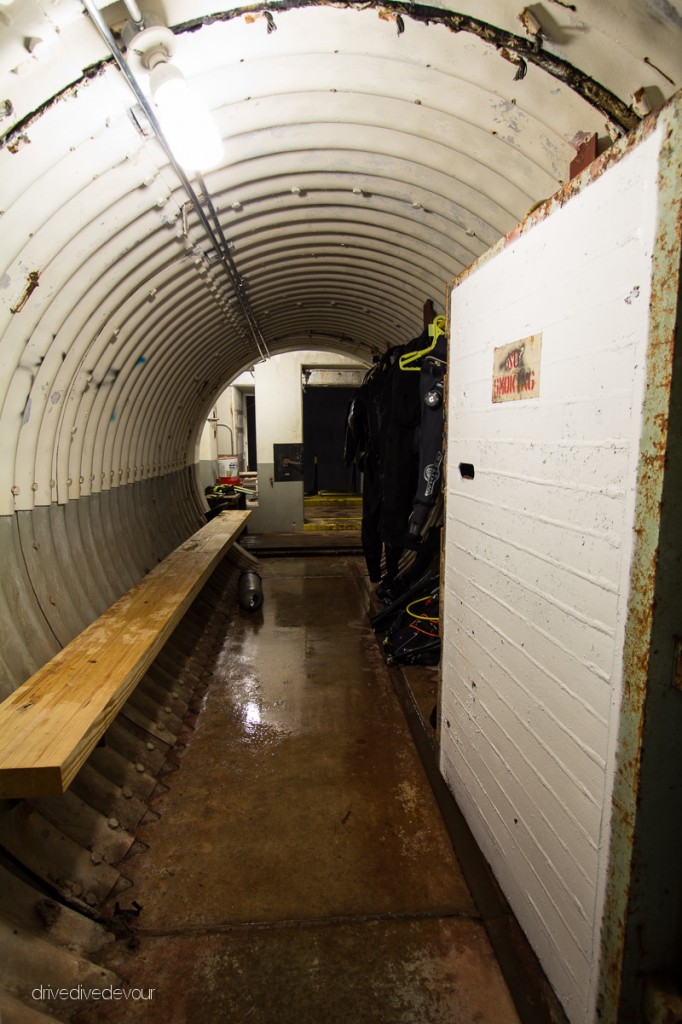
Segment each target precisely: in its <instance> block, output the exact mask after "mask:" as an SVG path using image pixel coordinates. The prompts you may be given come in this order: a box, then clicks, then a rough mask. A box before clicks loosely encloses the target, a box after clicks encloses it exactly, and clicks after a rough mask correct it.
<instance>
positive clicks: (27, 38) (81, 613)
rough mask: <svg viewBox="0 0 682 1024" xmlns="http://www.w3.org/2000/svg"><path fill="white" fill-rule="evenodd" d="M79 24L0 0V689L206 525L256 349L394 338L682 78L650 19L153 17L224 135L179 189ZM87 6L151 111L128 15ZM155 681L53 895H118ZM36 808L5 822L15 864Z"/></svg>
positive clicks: (679, 24) (368, 343)
mask: <svg viewBox="0 0 682 1024" xmlns="http://www.w3.org/2000/svg"><path fill="white" fill-rule="evenodd" d="M86 6H88V7H89V8H90V12H89V13H88V12H87V11H86V9H85V7H84V6H83V4H81V3H80V2H77V0H14V2H11V0H9V2H8V0H3V2H2V6H0V76H1V81H2V88H1V91H0V131H1V132H2V138H1V140H0V141H1V143H2V148H1V150H0V207H1V212H0V232H1V238H2V243H1V246H0V253H1V255H0V259H1V261H2V272H1V274H0V562H1V565H2V572H1V573H0V616H1V617H2V623H3V628H2V636H3V639H2V645H1V648H0V696H4V695H6V694H7V693H8V692H10V691H11V690H12V689H13V688H14V687H15V686H16V685H18V684H19V683H20V682H22V681H23V680H24V679H25V678H27V677H28V676H29V675H30V674H31V673H32V672H33V671H34V670H35V669H36V668H37V667H38V666H39V665H41V664H42V663H44V662H45V661H46V660H47V659H49V658H50V656H51V655H52V654H53V653H54V652H55V651H56V650H58V649H59V647H60V646H62V645H63V644H64V643H65V642H66V641H67V640H68V639H69V638H70V637H72V636H73V635H74V634H76V633H77V632H78V631H79V630H80V629H82V628H83V626H84V625H86V624H87V623H88V622H89V621H91V620H92V619H93V618H94V617H96V616H97V615H98V614H99V613H100V612H101V611H102V610H104V609H105V608H106V607H107V606H108V605H109V604H111V602H112V601H113V600H114V599H115V598H116V597H118V596H119V595H120V594H121V593H123V592H124V591H125V590H127V589H128V588H129V587H130V586H131V585H132V584H133V583H135V582H136V581H137V580H139V579H140V577H141V576H142V575H143V574H144V573H145V572H146V571H147V570H148V569H150V568H151V567H152V566H153V565H154V564H156V562H157V561H158V560H159V559H161V558H162V557H163V556H164V555H165V554H166V553H168V552H169V551H170V550H171V549H172V548H174V547H175V546H176V545H177V544H178V543H180V542H181V541H182V540H184V539H185V538H186V537H187V536H188V535H189V534H190V533H191V532H193V531H194V530H195V529H196V528H197V527H198V526H199V525H200V524H201V522H202V519H203V516H202V498H201V495H200V493H199V489H198V487H197V485H196V479H195V470H194V466H195V463H196V460H197V451H196V450H197V441H198V438H199V435H200V431H201V428H202V425H203V421H204V419H205V417H206V414H207V412H208V410H209V409H210V407H211V405H212V403H213V402H214V400H215V398H216V396H217V395H218V394H219V393H220V392H221V391H222V389H223V388H224V386H225V385H226V384H227V383H229V381H230V380H232V379H233V378H234V377H235V376H236V375H237V374H238V373H239V372H241V371H242V370H243V369H245V368H247V367H250V366H252V365H253V364H254V362H256V361H258V360H260V359H262V358H263V357H264V356H267V354H268V353H272V354H275V353H279V352H285V351H291V350H298V349H304V348H305V349H311V348H319V349H326V350H328V351H333V352H338V353H342V354H344V355H352V356H355V357H359V358H361V359H363V360H369V359H371V356H372V355H373V354H374V353H379V352H383V351H384V350H385V349H386V348H387V347H388V346H390V345H392V344H395V343H401V342H403V341H406V340H408V339H409V338H411V337H413V336H414V335H415V334H417V333H419V331H420V330H421V323H422V320H421V318H422V305H423V302H424V300H425V299H427V298H434V299H436V300H438V301H441V302H443V301H444V299H445V288H446V283H447V282H448V281H449V280H450V279H452V278H453V277H454V276H455V275H456V274H458V273H459V272H460V271H461V270H463V269H464V268H465V267H467V266H468V265H469V264H470V263H471V262H472V260H473V259H474V258H476V257H477V256H479V255H481V254H482V253H483V252H484V251H485V250H486V249H487V248H488V247H489V246H490V245H491V244H493V243H495V242H496V241H497V240H498V239H499V238H500V237H501V236H502V235H504V234H505V233H506V232H508V231H509V230H511V229H512V228H513V227H514V225H515V224H516V223H517V222H518V221H519V220H520V219H522V218H523V217H524V216H525V215H526V213H527V212H528V210H529V209H531V208H532V207H533V206H534V204H536V203H537V202H538V201H541V200H543V199H545V198H547V197H549V196H550V195H552V194H553V193H555V192H556V191H557V189H558V188H559V187H560V186H561V185H562V184H563V183H564V182H565V181H566V180H567V179H568V177H569V173H570V172H569V167H570V163H571V161H572V160H573V158H574V157H575V156H576V150H577V148H578V147H579V145H580V142H581V140H582V139H583V138H584V137H585V136H589V135H592V134H596V135H597V138H598V149H599V150H603V149H605V148H606V147H608V146H609V145H610V143H611V140H612V139H614V138H616V137H618V136H619V135H621V134H623V133H625V132H627V131H629V130H630V129H632V128H633V127H635V126H636V124H637V123H638V122H639V120H640V117H641V116H642V115H643V114H645V113H646V112H647V111H648V109H655V108H657V107H659V106H660V105H661V104H662V103H663V102H664V101H665V100H666V99H667V98H668V97H670V96H671V95H672V94H673V93H674V92H675V91H676V90H677V88H679V84H680V82H681V81H682V47H680V37H681V35H682V13H681V11H680V6H679V3H673V2H668V0H626V2H623V3H615V2H607V3H599V4H595V3H592V4H589V5H587V4H582V3H580V2H578V3H577V4H570V3H565V2H563V0H548V2H547V3H540V4H533V5H532V7H531V8H529V9H524V10H522V9H521V8H522V5H521V4H513V3H511V2H509V0H480V2H473V0H472V2H468V3H463V4H460V5H458V7H457V8H456V10H455V9H452V8H449V7H447V6H446V5H443V4H436V5H433V6H427V5H423V4H420V3H416V4H404V3H401V2H395V0H388V2H385V3H382V4H373V3H370V4H362V5H354V4H352V3H346V2H341V0H334V2H327V3H321V4H315V3H310V2H308V0H300V2H298V3H296V2H293V3H288V2H284V3H275V4H271V5H268V6H267V7H265V6H263V5H260V6H259V5H250V6H248V7H246V6H244V7H238V6H229V7H219V6H216V5H211V4H208V3H207V2H203V0H195V2H189V0H168V2H166V3H159V2H157V0H154V2H152V3H149V4H144V5H143V7H144V11H145V12H147V11H148V9H151V13H152V14H153V15H155V16H156V17H157V18H158V20H159V21H160V22H162V23H163V24H165V25H168V26H170V27H171V28H172V29H173V32H174V35H175V46H176V48H175V53H174V55H173V58H172V59H173V63H174V64H175V65H177V67H178V68H180V69H181V70H182V72H183V73H184V75H185V77H186V78H187V80H188V81H189V82H190V84H191V86H192V88H193V89H194V90H195V91H196V93H197V94H198V95H199V96H201V97H202V98H203V99H204V100H205V101H206V103H207V105H208V106H209V107H210V108H211V110H212V112H213V115H214V117H215V119H216V121H217V124H218V127H219V130H220V134H221V136H222V139H223V144H224V150H223V161H222V163H221V164H219V165H218V166H217V167H216V168H215V169H214V170H212V171H210V172H208V173H206V175H205V178H203V179H202V178H197V177H194V176H193V175H191V174H190V176H189V179H184V181H183V177H182V176H179V174H178V170H177V168H176V167H174V166H173V164H172V162H171V161H170V159H169V156H168V153H167V152H166V150H165V149H164V147H163V145H162V144H161V142H160V141H159V139H158V138H156V137H155V135H154V132H153V130H152V129H151V128H150V126H149V124H148V123H147V122H146V118H145V116H144V110H143V109H141V107H140V96H139V95H135V94H134V92H133V91H132V89H131V86H130V84H129V83H128V82H127V81H126V78H125V77H124V74H123V72H122V70H121V68H120V66H119V65H117V63H116V61H115V60H114V57H113V56H112V51H111V49H110V48H109V46H108V45H107V44H106V42H105V41H104V38H103V36H102V34H100V32H99V31H98V29H97V28H96V24H95V17H94V15H95V14H96V7H95V5H94V4H90V3H88V4H87V5H86ZM102 16H103V21H104V22H105V23H106V25H108V26H109V28H110V29H111V31H112V33H113V35H112V38H113V40H114V44H115V46H116V47H120V48H121V52H122V54H123V56H124V58H125V60H126V61H128V62H129V65H130V67H131V69H132V72H133V74H134V75H135V77H136V79H137V81H138V82H139V87H140V89H141V92H142V94H144V96H146V97H148V96H149V75H148V73H147V72H146V71H145V70H144V69H143V68H142V67H141V65H140V61H139V58H137V57H136V55H135V53H134V52H133V51H132V50H130V49H128V48H127V47H126V45H125V42H126V40H127V39H129V38H130V36H129V35H126V32H125V25H126V22H127V21H128V13H127V11H126V8H125V6H124V5H123V4H120V3H119V4H111V5H108V4H104V5H102ZM188 186H189V187H188ZM192 200H193V201H192ZM227 576H228V578H229V572H228V573H227ZM216 588H217V590H216V593H217V597H218V605H220V600H219V588H218V587H217V584H216ZM197 619H199V620H200V619H201V613H198V614H197V615H195V618H194V623H195V626H196V627H197V628H198V626H197ZM193 642H196V638H195V639H194V640H192V641H191V642H190V640H187V642H186V643H185V644H184V648H185V649H184V650H183V642H182V639H181V638H180V639H178V641H177V643H178V644H179V645H180V647H179V652H180V654H181V655H182V656H183V657H185V658H187V659H189V660H190V661H191V654H190V653H189V652H190V648H191V643H193ZM176 653H177V652H176ZM189 670H190V674H191V665H190V669H189ZM162 677H163V669H161V671H160V673H158V671H157V679H156V681H155V680H153V679H148V680H147V681H146V683H145V686H146V687H147V691H148V694H147V696H149V700H152V701H153V700H156V702H157V704H156V710H154V709H153V705H152V704H149V703H148V702H147V703H145V702H146V701H147V696H146V695H145V691H144V689H143V690H142V691H141V695H140V697H139V698H138V700H139V701H140V702H141V704H142V705H144V707H143V708H137V710H136V709H135V708H133V709H132V710H129V721H132V722H133V724H132V725H130V724H128V725H123V726H122V727H120V728H119V729H118V732H117V733H116V735H115V738H114V742H115V744H118V751H119V752H118V753H114V754H112V753H111V752H109V753H107V754H106V755H105V754H103V753H101V752H100V753H99V755H98V756H99V759H100V763H99V765H98V767H97V768H88V772H89V773H90V774H89V776H88V778H87V779H85V780H81V781H82V783H83V785H82V787H81V790H80V791H79V793H78V796H77V799H79V800H82V801H83V802H84V803H85V804H87V806H88V807H91V808H94V809H95V811H93V813H92V814H91V815H90V817H91V818H92V822H91V831H90V833H88V834H87V835H85V834H81V833H79V832H78V830H77V829H76V830H75V833H74V839H73V841H74V842H75V843H76V844H78V843H81V845H82V847H83V848H84V849H85V850H86V851H87V856H86V858H85V860H83V859H82V857H81V860H80V863H81V867H83V870H84V872H85V874H84V878H83V882H82V883H81V882H78V880H77V879H76V882H74V879H73V877H71V878H70V879H69V877H68V876H66V875H64V877H63V878H62V879H61V882H60V883H59V885H60V886H61V888H60V892H61V893H62V895H64V897H65V898H67V899H70V900H71V902H75V903H76V904H77V903H78V902H79V900H80V894H81V893H82V894H83V895H87V894H88V892H90V893H91V895H93V897H94V902H95V903H97V900H98V899H99V898H100V896H101V895H102V894H103V893H104V892H105V891H106V890H107V885H109V884H110V883H111V885H113V884H115V883H116V879H115V873H114V875H112V876H111V877H109V874H108V873H107V871H106V870H105V869H106V866H107V861H108V860H110V859H112V858H114V857H115V851H113V850H112V848H111V841H110V840H111V837H110V836H109V832H108V831H107V829H109V828H111V826H107V820H109V819H110V820H113V821H114V822H115V823H116V824H115V826H114V827H115V828H116V829H119V828H123V829H124V830H125V829H126V828H127V827H128V825H130V827H131V828H132V824H134V820H135V813H132V812H131V813H129V814H128V815H127V816H126V813H127V812H126V808H130V807H133V811H136V812H140V813H144V804H143V800H144V792H145V786H147V785H150V784H153V777H152V776H153V774H154V772H158V771H159V770H160V767H161V764H162V762H163V757H162V756H161V754H162V753H163V750H164V749H165V748H164V744H165V743H166V740H167V736H168V734H166V736H165V738H163V737H162V740H161V746H159V735H158V729H157V726H156V725H155V724H154V722H155V720H156V719H157V718H159V713H158V708H159V707H160V708H161V712H160V716H161V717H160V720H162V721H163V719H164V716H165V715H166V713H165V712H164V711H163V707H164V704H163V701H164V699H165V698H164V696H163V687H161V689H160V690H159V686H160V685H161V683H163V684H164V685H165V686H167V685H168V680H167V679H164V678H162ZM195 683H196V679H195V680H191V679H190V680H189V682H188V683H187V691H186V692H185V693H184V694H183V693H178V697H177V699H178V700H180V699H184V702H185V710H186V707H187V706H188V701H189V696H190V691H191V688H192V685H194V684H195ZM174 699H175V698H174ZM159 702H160V703H159ZM171 704H172V702H171ZM183 713H184V712H183ZM166 717H167V716H166ZM176 717H178V722H179V720H180V717H181V716H180V715H179V716H176ZM178 722H174V723H173V724H174V727H176V728H178V729H179V724H178ZM119 724H120V723H119ZM150 736H153V741H152V740H150V739H149V737H150ZM150 744H151V749H150ZM145 751H146V753H145ZM164 756H165V755H164ZM119 758H122V760H120V759H119ZM159 758H161V759H160V760H159ZM124 762H125V763H124ZM139 765H141V770H140V769H139V767H136V766H139ZM100 769H101V770H100ZM93 772H94V774H93ZM150 779H151V782H150ZM122 794H123V795H122ZM74 799H76V797H74ZM133 805H134V806H133ZM21 807H23V805H20V808H21ZM49 813H50V811H49V808H48V807H42V808H37V809H35V808H34V809H33V810H30V809H29V808H26V807H23V809H20V810H16V809H14V810H13V809H11V808H4V809H3V821H4V825H5V827H6V828H8V827H9V825H8V822H9V821H10V820H13V821H14V820H16V832H15V833H12V834H13V835H15V836H16V837H18V838H17V843H16V851H17V855H18V856H19V855H20V852H21V850H22V849H24V850H26V849H30V848H31V842H30V836H31V834H32V831H31V830H32V828H33V824H32V822H33V823H35V822H38V826H39V827H41V828H43V829H44V828H45V826H44V824H42V823H43V822H44V816H45V815H48V814H49ZM60 813H61V818H60V820H61V822H62V825H61V827H62V828H64V829H66V832H67V833H68V831H69V830H68V828H67V827H66V826H65V825H64V820H65V817H64V816H65V815H66V817H67V818H68V814H67V811H66V810H64V809H62V812H60ZM79 813H81V814H84V815H86V816H87V815H88V814H89V813H90V812H88V811H84V810H83V808H82V807H81V810H80V812H79ZM10 815H12V817H11V819H10ZM36 815H38V817H37V818H36ZM112 815H113V817H112ZM76 817H77V816H76ZM24 819H25V820H24ZM138 820H139V819H138ZM38 826H36V827H38ZM13 827H14V826H13ZM72 831H73V829H72ZM86 831H87V830H86ZM51 835H53V841H54V844H55V848H56V846H59V845H60V844H62V845H63V842H64V839H63V835H62V838H59V835H58V833H57V832H55V833H54V834H53V833H51ZM93 836H99V839H93ZM103 837H104V838H103ZM115 838H116V839H117V840H118V838H119V836H118V833H116V834H115ZM124 840H125V837H124ZM22 844H23V846H22ZM114 845H116V844H114ZM123 845H125V841H124V842H123ZM80 856H81V855H80V854H78V855H76V854H74V863H78V862H79V857H80ZM91 858H94V860H92V864H90V860H91ZM98 858H99V863H98V864H97V863H95V862H96V861H97V859H98ZM102 863H104V867H101V865H102ZM87 864H90V867H87V870H85V866H87ZM93 865H95V868H96V869H97V870H94V869H93ZM29 867H30V870H31V871H32V872H33V873H34V875H36V876H39V877H44V876H45V868H44V862H40V860H36V862H35V863H32V864H31V865H29ZM90 875H92V877H93V878H94V877H95V875H97V879H98V880H97V881H96V884H95V882H92V887H91V890H88V889H87V884H88V881H89V878H90ZM85 876H87V877H85ZM53 883H54V879H52V882H51V884H53ZM62 883H64V884H62ZM67 883H69V884H70V885H71V888H69V885H68V884H67ZM13 885H14V886H15V888H14V889H13V893H14V895H15V896H16V898H17V900H18V903H17V905H22V899H23V897H21V898H20V897H19V896H17V893H16V891H15V890H16V883H13ZM98 886H99V888H98ZM58 887H59V886H58ZM76 888H77V889H78V893H76ZM69 893H70V895H69ZM74 893H76V894H75V895H74ZM98 894H99V895H98ZM81 902H82V901H81ZM3 912H4V908H3ZM51 913H52V912H51V911H50V912H49V913H47V916H48V917H49V916H50V914H51ZM50 927H51V928H52V935H53V937H55V936H56V941H57V943H59V927H58V926H57V925H55V923H54V921H53V922H52V924H51V926H50ZM96 941H99V939H98V938H97V937H94V936H93V934H92V933H91V932H88V935H87V936H83V946H87V945H89V947H90V948H92V947H93V945H96ZM65 970H66V967H65ZM67 975H68V971H67ZM67 975H63V976H67Z"/></svg>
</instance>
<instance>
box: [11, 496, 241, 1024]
mask: <svg viewBox="0 0 682 1024" xmlns="http://www.w3.org/2000/svg"><path fill="white" fill-rule="evenodd" d="M182 487H183V484H182V481H181V480H180V481H179V485H178V488H177V491H176V493H177V495H178V496H179V495H180V493H181V492H182ZM46 511H47V510H46ZM1 522H2V520H0V523H1ZM251 563H252V559H251V558H250V557H247V556H245V555H241V554H240V553H239V552H238V551H233V552H231V553H230V554H229V555H228V556H227V558H226V559H224V560H223V562H222V563H221V565H220V566H219V567H218V568H217V569H216V571H215V572H214V574H213V575H212V577H211V578H210V579H209V581H208V583H207V584H206V586H205V587H204V589H203V591H202V593H201V594H200V595H199V597H198V598H197V599H196V601H195V602H194V604H193V605H192V606H191V608H190V609H189V611H188V612H187V614H186V616H185V617H184V618H183V621H182V623H181V624H180V626H179V627H178V628H177V630H176V631H175V633H174V634H173V636H172V637H171V639H170V640H169V642H168V643H167V644H166V645H165V647H164V648H163V650H162V651H161V652H160V654H159V657H158V658H157V659H156V661H155V662H154V664H153V665H152V666H151V668H150V670H149V672H148V673H147V675H146V676H145V677H144V678H143V680H142V681H141V682H140V684H139V686H138V687H137V689H136V690H135V691H134V693H133V694H132V696H131V698H130V699H129V701H128V702H127V703H126V705H125V706H124V707H123V709H122V711H121V712H120V714H119V715H118V716H117V718H116V719H115V721H114V722H113V723H112V725H111V727H110V728H109V730H108V731H107V734H106V741H105V744H104V746H100V747H98V748H97V749H96V750H95V751H94V752H93V754H92V755H91V757H90V758H89V759H88V761H87V763H86V765H85V766H84V767H83V769H82V770H81V772H80V773H79V774H78V776H77V777H76V779H75V780H74V783H73V785H72V787H71V789H70V790H69V791H68V792H67V793H65V794H64V795H63V796H60V797H50V798H43V799H39V800H31V801H27V800H20V801H2V802H0V823H1V826H2V827H1V828H0V835H1V837H2V839H1V840H0V881H2V885H0V942H3V934H4V933H5V932H7V934H8V936H9V937H10V939H11V941H9V946H8V943H7V942H6V941H4V942H3V949H5V951H7V950H8V949H9V947H10V946H11V949H12V956H10V957H9V958H7V957H5V959H4V960H3V963H2V964H0V987H1V988H2V989H3V994H2V995H0V1007H2V1008H9V1009H10V1010H12V1011H14V1012H23V1006H24V1004H23V1000H27V999H28V994H29V993H32V992H33V991H34V989H35V988H36V987H37V986H39V985H42V984H45V983H46V979H48V980H49V983H50V985H52V986H53V987H72V986H75V985H77V984H79V983H80V984H82V985H84V986H87V985H88V984H92V985H96V986H99V987H101V986H102V985H104V984H109V983H113V984H114V985H116V984H118V983H119V981H120V979H117V978H116V977H115V976H113V975H111V976H110V975H109V974H108V973H106V972H105V973H102V972H101V970H100V968H99V967H97V966H96V965H95V964H94V963H93V962H92V960H91V959H90V958H91V957H92V956H93V955H94V953H95V952H96V951H97V949H99V948H101V947H102V946H103V945H105V944H106V943H107V942H109V941H112V940H113V934H119V935H120V934H123V932H124V931H125V924H124V922H123V921H122V920H120V919H117V918H116V915H115V914H114V913H113V911H114V903H115V900H116V898H117V896H119V895H120V894H121V893H122V892H124V891H125V889H126V888H127V886H128V884H129V883H128V882H127V880H126V878H125V862H126V859H127V858H128V857H129V856H134V855H136V854H138V853H139V852H140V850H141V849H142V847H140V846H139V844H138V845H136V843H135V832H136V829H137V827H138V825H140V823H141V822H142V820H143V819H146V820H153V818H154V810H153V798H154V792H155V790H157V788H158V787H159V786H163V782H162V780H163V777H164V775H165V774H166V773H167V772H169V771H173V770H175V768H176V767H177V766H178V763H179V758H180V756H181V751H182V749H183V745H184V744H183V736H184V735H185V734H186V732H187V730H188V729H191V728H192V724H193V721H194V716H195V715H196V713H197V711H198V705H199V701H200V698H201V693H202V691H203V689H205V686H206V682H205V680H204V679H203V678H200V677H203V676H205V674H206V671H207V669H209V668H210V657H211V655H212V652H213V650H214V649H215V646H216V644H217V642H218V641H219V640H220V637H221V636H222V634H223V633H224V630H225V628H226V627H227V624H228V622H229V618H230V616H231V615H232V614H233V612H234V609H235V608H236V593H237V579H238V575H239V571H240V568H243V567H245V566H246V565H251ZM17 862H18V863H19V864H20V865H21V866H22V867H23V868H24V869H27V870H28V872H29V873H30V875H31V876H32V877H33V882H32V883H30V884H29V883H27V882H26V881H20V880H19V878H18V877H17V875H16V873H15V870H14V868H13V865H15V864H16V863H17ZM8 866H9V867H10V868H11V869H12V870H8ZM72 908H73V909H72ZM74 910H75V911H77V912H78V913H74ZM110 920H111V921H113V925H112V927H113V928H114V932H113V933H112V932H111V931H109V930H107V928H108V922H109V921H110ZM100 921H101V922H103V923H99V922H100ZM46 972H47V974H46ZM49 1006H50V1004H49V1000H47V1001H46V1002H45V1003H44V1004H42V1005H41V1001H40V1000H34V999H33V998H32V997H31V1002H30V1007H31V1009H32V1010H36V1011H37V1010H40V1009H45V1010H48V1011H49ZM46 1019H52V1018H51V1017H50V1018H46Z"/></svg>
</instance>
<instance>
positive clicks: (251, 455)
mask: <svg viewBox="0 0 682 1024" xmlns="http://www.w3.org/2000/svg"><path fill="white" fill-rule="evenodd" d="M244 406H245V409H246V450H247V453H248V457H247V463H248V464H247V466H246V469H247V471H248V472H249V473H255V472H256V471H257V469H258V462H257V459H256V396H255V395H244Z"/></svg>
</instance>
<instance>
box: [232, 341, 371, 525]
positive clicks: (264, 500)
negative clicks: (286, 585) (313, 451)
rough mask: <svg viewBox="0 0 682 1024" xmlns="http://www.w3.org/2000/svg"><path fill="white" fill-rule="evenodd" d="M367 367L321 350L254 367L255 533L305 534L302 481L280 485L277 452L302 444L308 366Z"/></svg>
mask: <svg viewBox="0 0 682 1024" xmlns="http://www.w3.org/2000/svg"><path fill="white" fill-rule="evenodd" d="M362 365H363V364H362V363H361V362H359V360H357V359H351V358H349V357H347V356H340V355H335V354H333V353H330V352H320V351H301V352H287V353H284V354H283V355H279V356H273V357H272V358H271V359H267V360H265V361H264V362H261V363H257V364H256V365H255V367H254V382H255V389H256V448H257V457H258V504H259V507H258V508H257V509H254V510H253V512H252V516H251V520H250V522H249V528H250V529H251V530H253V532H254V533H258V532H263V533H271V532H273V533H274V532H279V531H282V532H284V533H292V532H296V531H298V530H302V529H303V482H302V481H298V480H288V481H286V482H284V483H275V481H274V470H275V466H274V453H273V445H275V444H301V443H302V442H303V400H302V388H301V373H302V370H303V367H304V366H340V367H355V366H362Z"/></svg>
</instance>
